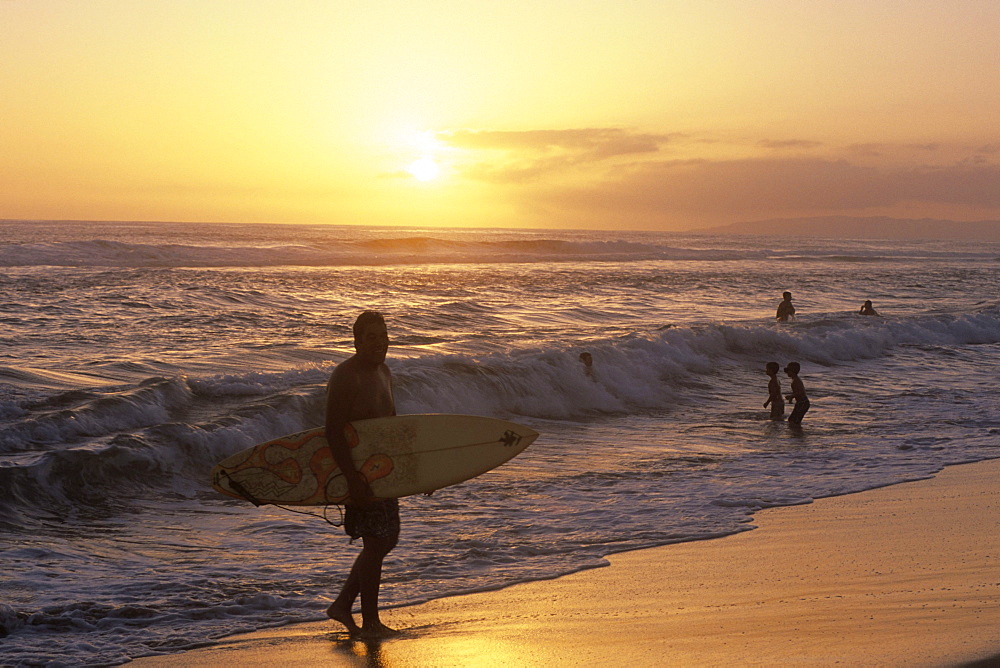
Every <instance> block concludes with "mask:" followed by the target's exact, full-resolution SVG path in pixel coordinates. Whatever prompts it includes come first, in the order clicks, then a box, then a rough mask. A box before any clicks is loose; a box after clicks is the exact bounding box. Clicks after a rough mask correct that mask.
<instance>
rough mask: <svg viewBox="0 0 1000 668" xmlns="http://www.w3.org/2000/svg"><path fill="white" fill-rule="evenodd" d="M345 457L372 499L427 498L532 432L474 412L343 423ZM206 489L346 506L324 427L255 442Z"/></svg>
mask: <svg viewBox="0 0 1000 668" xmlns="http://www.w3.org/2000/svg"><path fill="white" fill-rule="evenodd" d="M344 435H345V437H346V438H347V442H348V444H349V445H350V446H351V458H352V459H353V460H354V465H355V466H356V467H357V469H358V471H359V472H360V473H361V474H362V475H363V476H364V477H365V479H366V480H367V481H368V483H369V485H371V488H372V493H373V494H374V495H375V496H376V497H378V498H384V499H389V498H398V497H401V496H408V495H410V494H425V493H427V492H433V491H435V490H438V489H441V488H442V487H448V486H449V485H455V484H457V483H460V482H463V481H465V480H468V479H469V478H475V477H476V476H478V475H481V474H483V473H486V472H487V471H489V470H491V469H494V468H496V467H498V466H500V465H501V464H503V463H504V462H506V461H508V460H509V459H511V458H512V457H514V456H516V455H517V454H519V453H520V452H522V451H523V450H524V449H525V448H527V447H528V446H529V445H531V443H532V442H533V441H534V440H535V439H536V438H537V437H538V432H536V431H535V430H533V429H530V428H528V427H525V426H523V425H520V424H517V423H514V422H508V421H506V420H499V419H496V418H488V417H478V416H474V415H443V414H425V415H396V416H392V417H384V418H373V419H369V420H356V421H354V422H349V423H348V424H347V425H346V427H345V429H344ZM211 475H212V486H213V487H214V488H215V489H216V490H218V491H219V492H222V493H223V494H226V495H228V496H231V497H234V498H237V499H245V500H247V501H250V502H252V503H253V504H255V505H258V506H260V505H264V504H275V505H282V506H324V505H327V504H333V503H345V502H348V501H349V500H350V499H349V498H348V492H347V483H346V481H345V480H344V476H343V475H341V474H340V468H339V467H338V466H337V462H336V461H335V460H334V458H333V453H332V452H331V451H330V445H329V443H328V442H327V440H326V430H325V428H323V427H317V428H315V429H309V430H307V431H302V432H298V433H296V434H290V435H288V436H283V437H281V438H277V439H275V440H273V441H268V442H266V443H261V444H259V445H255V446H253V447H252V448H248V449H246V450H243V451H242V452H239V453H237V454H235V455H232V456H230V457H227V458H225V459H223V460H222V461H220V462H219V463H218V464H217V465H216V466H215V468H213V469H212V473H211Z"/></svg>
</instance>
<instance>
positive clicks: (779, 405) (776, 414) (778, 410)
mask: <svg viewBox="0 0 1000 668" xmlns="http://www.w3.org/2000/svg"><path fill="white" fill-rule="evenodd" d="M771 419H772V420H784V419H785V402H784V401H772V402H771Z"/></svg>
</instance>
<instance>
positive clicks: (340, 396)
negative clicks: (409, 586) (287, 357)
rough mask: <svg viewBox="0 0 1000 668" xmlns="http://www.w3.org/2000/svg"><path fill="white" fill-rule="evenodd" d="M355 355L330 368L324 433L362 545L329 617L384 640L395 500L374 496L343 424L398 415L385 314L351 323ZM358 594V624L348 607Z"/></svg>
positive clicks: (350, 529) (351, 530)
mask: <svg viewBox="0 0 1000 668" xmlns="http://www.w3.org/2000/svg"><path fill="white" fill-rule="evenodd" d="M354 349H355V351H356V352H355V354H354V355H353V356H351V357H349V358H348V359H346V360H344V361H343V362H341V363H340V364H338V365H337V367H336V368H335V369H334V370H333V373H332V374H331V375H330V382H329V383H328V384H327V389H326V436H327V440H328V441H329V442H330V450H331V451H332V452H333V457H334V459H336V460H337V464H338V465H339V466H340V470H341V471H342V472H343V475H344V478H345V480H346V482H347V488H348V490H349V492H350V500H349V502H348V503H347V504H345V510H344V531H345V532H346V533H347V535H349V536H350V537H351V540H352V541H353V540H354V539H355V538H361V540H362V549H361V553H360V554H359V555H358V557H357V559H356V560H355V561H354V565H353V566H352V567H351V572H350V574H349V575H348V576H347V580H346V581H345V582H344V586H343V588H342V589H341V591H340V593H339V594H338V595H337V598H336V599H335V600H334V601H333V603H331V604H330V607H329V608H327V610H326V614H327V616H328V617H329V618H330V619H332V620H334V621H336V622H340V623H341V624H343V625H344V626H346V627H347V630H348V632H349V633H350V634H351V635H352V636H358V637H361V638H365V639H376V638H385V637H388V636H392V635H396V634H398V633H399V632H398V631H395V630H393V629H391V628H389V627H388V626H386V625H385V624H383V623H382V621H381V619H379V610H378V594H379V588H380V586H381V584H382V562H383V560H384V559H385V557H386V555H387V554H389V552H390V551H391V550H392V548H394V547H396V543H397V541H398V540H399V501H398V500H397V499H385V500H375V499H374V498H373V495H372V490H371V487H369V486H368V482H367V481H366V480H365V478H364V477H362V475H361V474H360V473H359V472H358V470H357V468H356V467H355V466H354V462H353V461H352V460H351V452H350V445H349V444H348V443H347V440H346V438H345V436H344V427H345V425H346V424H347V423H348V422H351V421H353V420H364V419H366V418H378V417H387V416H390V415H395V414H396V404H395V401H394V399H393V394H392V374H391V373H390V372H389V367H388V366H387V365H386V363H385V356H386V352H387V351H388V349H389V334H388V330H387V329H386V325H385V318H384V317H383V316H382V314H381V313H379V312H377V311H365V312H364V313H362V314H361V315H359V316H358V319H357V320H356V321H355V323H354ZM359 595H360V596H361V626H360V627H359V626H358V625H357V623H356V622H355V621H354V615H353V614H352V612H351V610H352V609H353V607H354V601H355V600H356V599H357V598H358V596H359Z"/></svg>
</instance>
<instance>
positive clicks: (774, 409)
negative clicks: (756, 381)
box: [764, 362, 785, 420]
mask: <svg viewBox="0 0 1000 668" xmlns="http://www.w3.org/2000/svg"><path fill="white" fill-rule="evenodd" d="M780 370H781V365H779V364H778V363H777V362H768V363H767V365H766V366H765V367H764V372H765V373H766V374H767V375H768V376H770V377H771V380H769V381H767V401H765V402H764V408H767V407H768V405H770V406H771V419H772V420H784V419H785V398H784V397H783V396H781V381H780V380H778V371H780Z"/></svg>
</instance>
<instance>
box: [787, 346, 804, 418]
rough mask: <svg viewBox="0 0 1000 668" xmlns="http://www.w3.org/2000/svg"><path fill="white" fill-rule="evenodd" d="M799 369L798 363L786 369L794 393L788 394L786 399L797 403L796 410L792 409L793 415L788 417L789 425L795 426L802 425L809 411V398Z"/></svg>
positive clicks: (791, 364) (789, 365)
mask: <svg viewBox="0 0 1000 668" xmlns="http://www.w3.org/2000/svg"><path fill="white" fill-rule="evenodd" d="M799 369H800V367H799V363H798V362H789V363H788V366H786V367H785V373H787V374H788V377H789V378H791V379H792V393H791V394H786V395H785V398H786V399H788V400H789V401H794V402H795V408H793V409H792V414H791V415H789V416H788V424H795V425H797V424H801V423H802V418H803V416H805V414H806V411H807V410H809V397H807V396H806V386H805V385H803V384H802V379H801V378H799Z"/></svg>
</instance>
